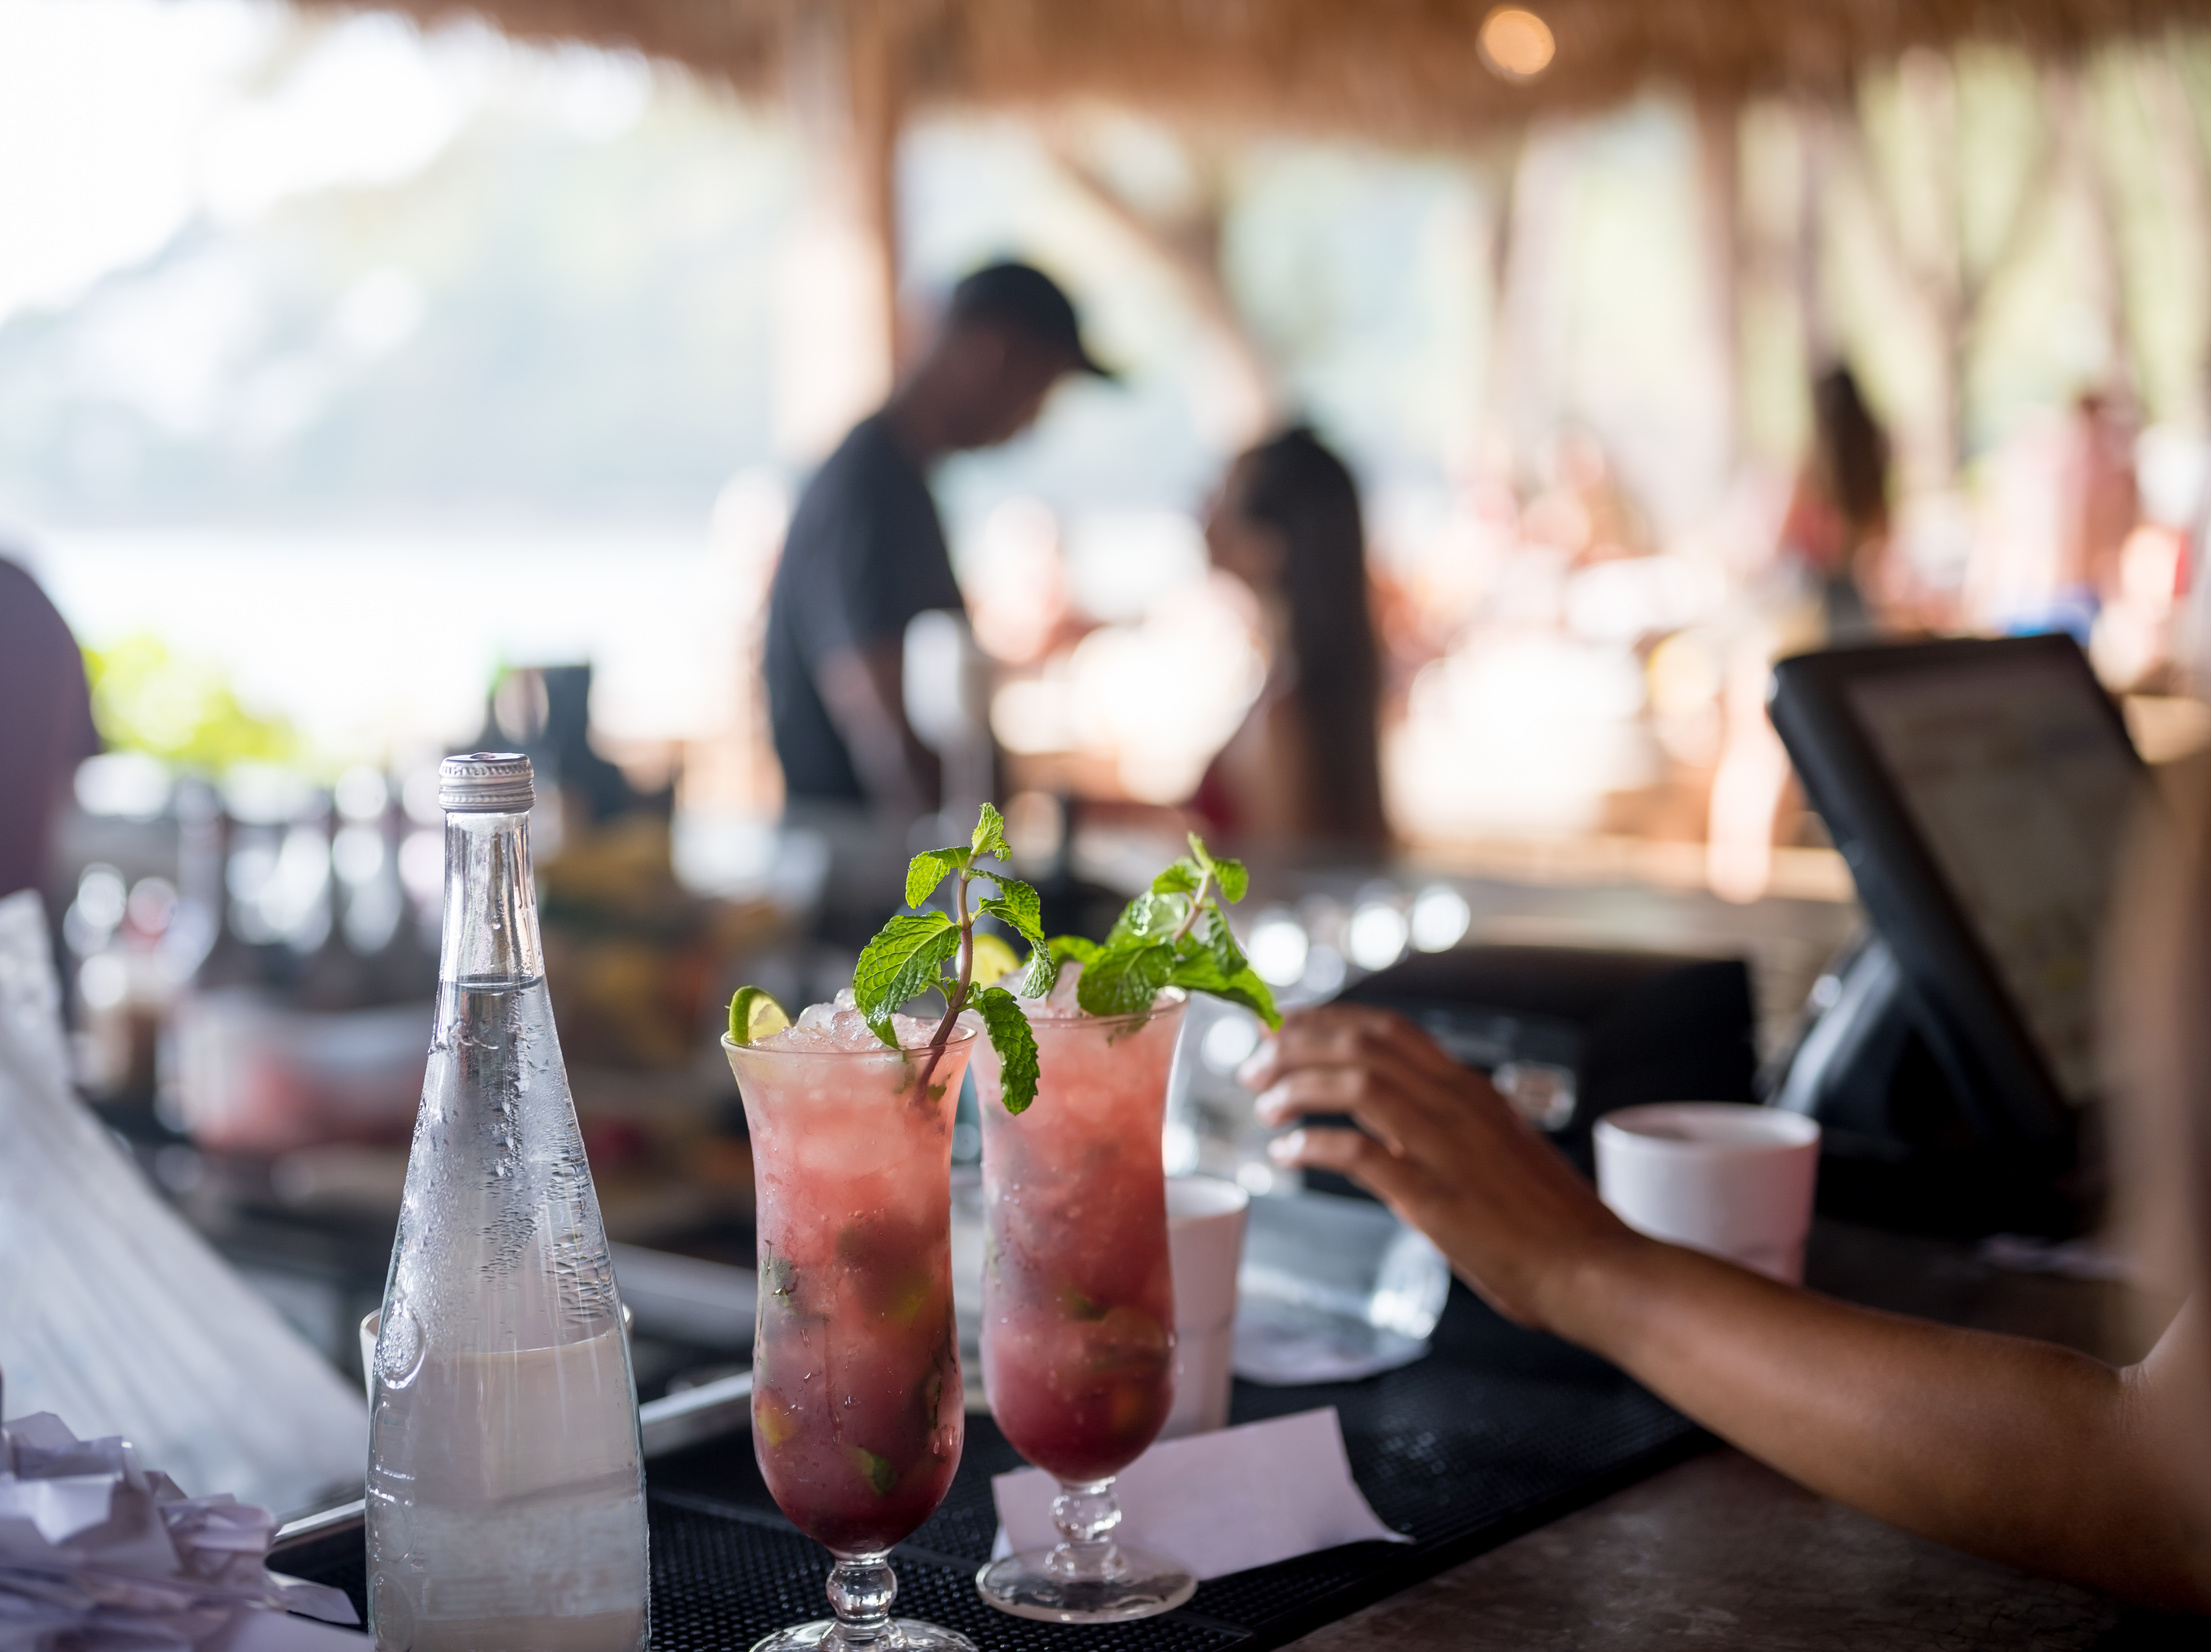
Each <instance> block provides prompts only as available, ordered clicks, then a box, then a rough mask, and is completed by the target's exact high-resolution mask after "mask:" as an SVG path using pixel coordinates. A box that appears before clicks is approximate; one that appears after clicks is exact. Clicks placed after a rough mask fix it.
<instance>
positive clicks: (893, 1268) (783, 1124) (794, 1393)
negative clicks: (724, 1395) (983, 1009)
mask: <svg viewBox="0 0 2211 1652" xmlns="http://www.w3.org/2000/svg"><path fill="white" fill-rule="evenodd" d="M974 1045H975V1035H974V1034H973V1033H972V1032H969V1031H966V1030H965V1029H962V1030H960V1031H959V1032H957V1033H955V1035H954V1036H953V1038H952V1040H951V1041H950V1042H949V1043H948V1044H947V1046H946V1047H945V1049H944V1051H943V1054H942V1056H941V1058H940V1059H938V1060H937V1061H936V1063H935V1067H934V1071H933V1072H932V1073H931V1074H930V1076H929V1083H928V1090H927V1093H926V1094H924V1093H921V1091H920V1090H919V1088H918V1086H919V1083H920V1079H921V1075H922V1073H923V1071H924V1069H925V1068H927V1067H928V1066H929V1058H928V1056H927V1054H926V1053H924V1052H921V1051H913V1050H908V1051H898V1050H892V1049H888V1048H885V1047H883V1046H880V1045H878V1046H876V1047H875V1048H873V1049H838V1048H826V1047H821V1046H819V1045H816V1046H814V1047H810V1048H809V1047H803V1046H802V1047H798V1048H779V1047H778V1046H777V1045H775V1044H774V1043H762V1044H754V1045H739V1044H735V1043H732V1042H731V1041H730V1040H728V1039H727V1038H725V1039H723V1040H722V1048H723V1049H724V1050H726V1051H727V1052H728V1054H729V1065H730V1070H731V1071H732V1072H733V1073H735V1074H736V1075H737V1087H738V1089H739V1090H740V1091H741V1092H742V1093H743V1095H744V1100H745V1122H746V1124H747V1126H748V1127H749V1129H750V1131H751V1135H752V1153H753V1185H754V1190H755V1196H756V1205H757V1211H756V1215H755V1221H756V1224H757V1227H758V1233H759V1257H760V1308H759V1315H758V1318H757V1320H756V1321H755V1329H754V1338H753V1354H752V1373H753V1387H752V1449H753V1455H754V1457H755V1458H756V1459H757V1460H758V1462H759V1464H760V1472H761V1474H762V1476H763V1477H764V1478H765V1479H766V1480H767V1483H768V1490H769V1492H770V1493H771V1494H772V1495H773V1496H774V1498H775V1501H776V1506H777V1507H778V1508H780V1509H782V1511H783V1512H784V1514H785V1515H787V1516H788V1517H789V1518H790V1521H791V1523H792V1524H793V1525H794V1526H796V1527H798V1529H799V1530H800V1531H802V1532H804V1533H805V1534H806V1535H807V1536H809V1537H811V1538H813V1539H814V1540H815V1541H816V1542H817V1543H820V1544H822V1545H823V1546H824V1547H826V1548H827V1549H828V1550H829V1552H830V1553H831V1554H833V1555H835V1556H836V1559H837V1564H836V1566H835V1568H834V1569H833V1570H832V1571H831V1572H830V1574H829V1604H830V1606H831V1607H832V1608H834V1610H835V1612H836V1616H835V1617H834V1618H825V1619H821V1620H819V1621H817V1622H814V1623H807V1624H801V1625H799V1626H797V1627H796V1628H791V1629H785V1630H782V1631H780V1632H779V1633H776V1634H773V1635H770V1636H768V1637H767V1638H766V1639H765V1640H763V1641H761V1642H759V1643H758V1644H757V1645H756V1646H755V1647H754V1648H753V1652H796V1649H798V1648H814V1647H822V1648H832V1649H834V1648H869V1649H873V1652H899V1649H900V1648H911V1649H913V1652H974V1648H973V1646H972V1644H971V1643H970V1642H969V1641H968V1640H967V1638H966V1637H965V1636H963V1635H959V1634H955V1633H954V1632H953V1631H951V1630H949V1629H945V1628H941V1627H939V1626H938V1625H936V1624H933V1623H921V1622H917V1621H915V1620H914V1619H912V1618H895V1619H894V1618H893V1617H891V1615H890V1607H891V1601H892V1599H893V1598H894V1597H895V1596H896V1594H897V1592H898V1580H897V1577H896V1576H895V1575H894V1574H893V1572H892V1571H891V1567H890V1560H889V1553H890V1549H891V1546H892V1545H893V1544H895V1543H897V1542H899V1541H900V1540H901V1539H903V1538H905V1537H906V1536H908V1535H909V1534H910V1533H911V1532H912V1531H913V1530H914V1528H915V1527H917V1526H919V1525H920V1524H921V1523H922V1522H923V1521H924V1520H926V1519H928V1518H929V1516H930V1515H931V1514H932V1513H934V1512H935V1510H936V1507H937V1504H938V1503H940V1502H942V1501H943V1499H944V1494H945V1491H946V1490H947V1489H948V1488H949V1487H950V1486H951V1484H952V1475H953V1471H954V1470H956V1469H957V1468H958V1467H959V1464H960V1447H961V1444H962V1442H963V1441H964V1439H965V1437H966V1432H967V1426H966V1425H967V1418H966V1412H965V1409H964V1407H963V1406H962V1403H961V1389H960V1346H959V1332H958V1329H957V1327H956V1326H955V1324H954V1322H953V1317H952V1251H951V1165H952V1114H953V1110H954V1108H955V1106H956V1105H957V1099H958V1096H959V1091H960V1079H961V1076H962V1074H963V1073H964V1072H965V1071H966V1069H967V1059H968V1054H969V1052H970V1050H971V1049H973V1047H974Z"/></svg>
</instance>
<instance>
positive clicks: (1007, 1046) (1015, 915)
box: [852, 803, 1057, 1113]
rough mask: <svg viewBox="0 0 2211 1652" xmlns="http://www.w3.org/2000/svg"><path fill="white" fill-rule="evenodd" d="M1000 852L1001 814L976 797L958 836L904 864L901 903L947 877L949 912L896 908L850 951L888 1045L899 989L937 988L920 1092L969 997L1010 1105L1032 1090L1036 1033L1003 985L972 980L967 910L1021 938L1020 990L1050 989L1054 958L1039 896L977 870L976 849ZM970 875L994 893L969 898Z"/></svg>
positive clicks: (1004, 852)
mask: <svg viewBox="0 0 2211 1652" xmlns="http://www.w3.org/2000/svg"><path fill="white" fill-rule="evenodd" d="M1010 854H1011V851H1010V850H1009V849H1008V848H1007V846H1006V822H1005V818H1004V817H1003V816H1002V815H1000V814H999V813H998V811H997V810H996V809H995V808H993V807H992V806H991V805H990V804H988V803H985V804H984V805H983V807H982V812H981V814H980V815H979V816H978V817H977V819H976V822H975V831H974V834H973V836H972V837H970V838H969V840H968V842H967V843H966V844H964V845H962V844H954V845H952V846H951V847H950V848H946V849H929V850H925V851H924V852H922V853H921V854H918V855H916V856H914V858H913V859H912V860H911V861H909V862H908V863H907V866H906V904H907V905H908V906H919V905H920V904H921V903H922V902H923V901H925V900H927V899H929V897H930V896H932V895H934V894H935V893H936V892H937V890H938V889H939V888H941V887H942V886H943V883H944V880H945V879H946V878H950V879H951V880H952V911H951V913H950V914H949V915H947V914H946V913H943V912H902V913H900V914H899V915H898V916H896V917H894V918H892V919H891V920H890V921H889V922H888V923H886V924H884V925H883V927H882V928H881V929H879V930H877V931H876V934H875V939H874V940H872V941H870V942H868V944H867V947H866V949H865V950H864V951H862V952H861V954H860V962H859V964H858V965H857V966H856V967H855V968H854V970H853V972H852V996H853V999H854V1001H855V1002H857V1003H858V1005H859V1006H860V1013H861V1014H862V1015H864V1016H865V1017H867V1023H868V1025H869V1026H870V1027H871V1028H873V1029H874V1031H875V1036H876V1037H878V1038H880V1039H881V1040H882V1041H883V1042H884V1043H886V1044H888V1045H890V1046H891V1047H892V1048H893V1049H896V1048H897V1047H898V1035H897V1033H896V1031H895V1030H894V1029H893V1027H892V1026H891V1017H892V1016H893V1015H895V1014H896V1013H897V1012H898V1010H899V1009H900V1008H901V1007H902V1006H903V1005H904V1004H905V1003H906V1002H907V1000H908V999H911V998H916V997H918V996H920V995H921V994H922V993H924V992H927V991H928V990H929V989H930V988H932V987H934V988H936V989H937V990H938V991H940V992H942V993H943V994H944V1018H943V1019H942V1020H941V1021H939V1022H938V1023H937V1029H936V1032H935V1033H934V1034H932V1035H931V1037H930V1039H929V1044H928V1050H929V1055H928V1060H927V1063H926V1064H925V1065H924V1066H923V1068H922V1071H921V1088H922V1090H923V1092H924V1093H926V1091H927V1089H928V1085H929V1080H930V1079H931V1078H932V1077H933V1076H934V1075H935V1073H936V1069H937V1062H938V1061H939V1060H940V1059H941V1058H942V1057H943V1054H944V1046H945V1044H946V1042H947V1041H948V1040H949V1039H950V1038H951V1036H952V1029H953V1028H954V1027H955V1026H957V1025H958V1024H959V1019H960V1011H961V1010H963V1009H966V1008H968V1007H970V1006H971V1005H972V1006H973V1008H974V1009H976V1010H977V1011H978V1012H979V1013H980V1014H981V1016H982V1018H983V1027H984V1030H985V1031H986V1032H987V1033H988V1034H989V1036H990V1042H991V1047H992V1048H993V1049H995V1050H996V1051H997V1052H998V1062H999V1067H1000V1069H1001V1072H1002V1074H1003V1078H1002V1081H1001V1087H1000V1088H1001V1094H1002V1095H1003V1096H1004V1098H1005V1104H1006V1111H1007V1112H1009V1113H1019V1112H1021V1111H1023V1110H1024V1109H1026V1108H1027V1107H1028V1105H1029V1103H1030V1102H1032V1101H1034V1100H1035V1099H1036V1079H1037V1055H1036V1037H1035V1035H1034V1034H1033V1033H1032V1032H1031V1031H1030V1030H1029V1020H1028V1017H1027V1016H1025V1015H1023V1014H1022V1013H1021V1006H1020V1005H1019V1004H1018V1003H1017V1002H1016V1001H1015V999H1014V996H1013V994H1012V993H1010V992H1008V991H1006V989H1005V988H1003V987H995V986H993V987H983V988H981V989H979V990H978V989H977V988H976V987H975V984H974V982H975V920H976V919H977V918H979V917H982V916H983V915H985V914H986V913H987V914H988V915H989V916H991V917H994V918H997V919H998V920H999V921H1000V922H1002V923H1004V924H1005V925H1006V926H1007V927H1008V928H1010V929H1012V930H1013V931H1014V932H1015V933H1016V934H1018V935H1020V936H1021V938H1022V939H1023V940H1025V941H1027V942H1028V943H1029V967H1028V970H1027V973H1026V974H1025V975H1024V976H1023V978H1022V990H1023V991H1025V992H1027V993H1028V994H1029V996H1031V997H1042V996H1043V994H1044V993H1045V992H1049V991H1050V990H1051V984H1052V976H1054V975H1056V973H1057V966H1056V965H1054V964H1053V962H1052V949H1051V948H1050V947H1049V946H1047V945H1046V944H1045V940H1044V922H1043V915H1042V905H1041V903H1040V902H1039V901H1038V899H1037V894H1036V891H1035V890H1034V889H1032V888H1030V887H1029V886H1028V885H1027V884H1025V883H1023V882H1021V880H1020V879H1018V878H1012V877H1008V876H1006V875H1005V874H1004V873H1002V872H997V871H983V870H979V869H978V867H977V865H976V863H977V862H978V861H981V860H985V859H990V860H1001V861H1002V860H1006V859H1008V858H1010ZM978 878H980V879H982V880H984V881H985V882H987V883H988V884H990V885H991V886H992V887H993V888H994V889H996V891H997V893H996V894H994V895H989V896H984V897H981V898H979V899H978V898H975V897H974V895H973V892H972V890H971V888H970V886H971V885H972V884H973V883H974V882H975V880H977V879H978ZM947 963H950V964H952V965H953V966H954V967H953V971H952V974H951V976H950V978H947V977H946V975H945V973H944V968H945V965H946V964H947ZM1040 974H1041V975H1042V978H1043V986H1042V987H1041V988H1036V987H1034V986H1033V983H1035V982H1036V981H1037V980H1038V979H1039V977H1040Z"/></svg>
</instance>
